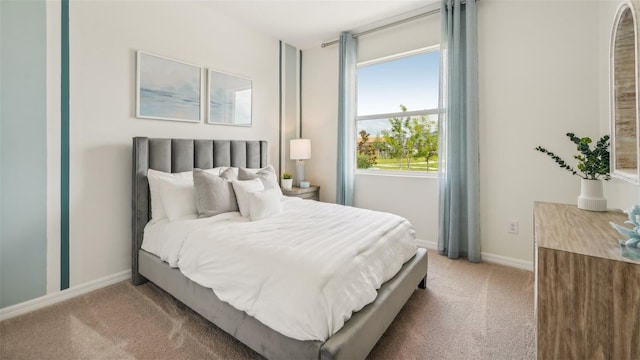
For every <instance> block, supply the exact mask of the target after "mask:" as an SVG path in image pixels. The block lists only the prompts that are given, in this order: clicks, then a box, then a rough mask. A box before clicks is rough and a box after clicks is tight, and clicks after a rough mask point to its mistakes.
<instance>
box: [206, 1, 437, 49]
mask: <svg viewBox="0 0 640 360" xmlns="http://www.w3.org/2000/svg"><path fill="white" fill-rule="evenodd" d="M434 3H439V1H438V0H378V1H375V0H374V1H371V0H347V1H327V0H325V1H323V0H280V1H277V0H249V1H237V0H236V1H228V0H227V1H224V0H218V1H212V2H209V4H210V5H211V6H213V7H215V9H216V11H221V12H223V13H226V14H228V15H229V16H231V17H233V18H235V19H237V20H238V21H240V22H242V23H244V24H246V25H248V26H250V27H252V28H254V29H255V30H257V31H259V32H262V33H265V34H267V35H269V36H271V37H273V38H276V39H278V40H282V41H284V42H286V43H288V44H290V45H293V46H295V47H297V48H299V49H303V50H304V49H308V48H312V47H316V46H320V44H321V43H322V42H325V41H331V40H335V39H337V38H338V36H339V35H340V33H341V32H342V31H348V30H356V31H361V30H365V29H367V28H371V27H373V26H379V25H382V24H384V23H385V22H387V23H388V22H390V21H391V19H393V20H397V18H398V17H399V16H402V15H405V16H410V15H412V14H415V13H418V12H421V11H424V10H425V8H433V5H434Z"/></svg>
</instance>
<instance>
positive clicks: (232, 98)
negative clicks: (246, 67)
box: [207, 69, 253, 126]
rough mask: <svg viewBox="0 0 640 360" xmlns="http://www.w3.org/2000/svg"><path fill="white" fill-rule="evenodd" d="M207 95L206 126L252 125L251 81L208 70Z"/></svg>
mask: <svg viewBox="0 0 640 360" xmlns="http://www.w3.org/2000/svg"><path fill="white" fill-rule="evenodd" d="M207 95H208V96H207V123H208V124H214V125H233V126H251V125H252V123H253V120H252V103H253V80H251V79H248V78H244V77H241V76H236V75H232V74H228V73H224V72H220V71H217V70H213V69H209V70H208V73H207Z"/></svg>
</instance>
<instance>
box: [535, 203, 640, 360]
mask: <svg viewBox="0 0 640 360" xmlns="http://www.w3.org/2000/svg"><path fill="white" fill-rule="evenodd" d="M534 218H535V226H534V232H535V286H536V287H535V314H536V321H537V331H536V335H537V342H538V359H545V360H546V359H615V360H621V359H640V261H636V260H631V259H627V258H625V257H623V256H621V255H620V248H619V245H618V241H619V240H618V239H621V238H623V236H622V235H620V234H618V232H617V231H615V230H614V229H613V228H612V227H611V226H610V225H609V221H613V222H615V223H618V224H622V223H623V222H624V221H625V220H627V216H626V215H625V214H624V213H622V212H620V211H608V212H591V211H585V210H579V209H578V208H577V207H576V206H575V205H562V204H551V203H540V202H536V203H535V205H534Z"/></svg>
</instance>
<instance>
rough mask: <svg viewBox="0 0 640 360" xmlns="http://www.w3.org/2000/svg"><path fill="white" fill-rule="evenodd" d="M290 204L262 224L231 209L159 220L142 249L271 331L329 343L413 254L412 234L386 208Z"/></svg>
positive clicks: (289, 200)
mask: <svg viewBox="0 0 640 360" xmlns="http://www.w3.org/2000/svg"><path fill="white" fill-rule="evenodd" d="M283 201H284V204H283V205H284V211H283V213H281V214H279V215H276V216H272V217H270V218H268V219H264V220H261V221H255V222H249V221H247V220H246V219H243V218H242V217H240V216H239V214H238V213H227V214H221V215H218V216H215V217H213V218H208V219H188V220H181V221H174V222H171V223H166V222H165V223H160V224H154V225H151V226H148V228H147V229H146V230H145V241H144V243H143V246H142V248H143V249H145V250H147V251H150V252H152V253H154V254H156V255H158V256H160V257H161V258H162V259H163V260H165V261H168V262H169V264H170V265H172V266H175V265H177V266H178V267H179V268H180V270H181V271H182V273H183V274H184V275H185V276H187V277H188V278H190V279H191V280H193V281H195V282H197V283H198V284H200V285H202V286H205V287H208V288H211V289H213V291H214V292H215V294H216V295H217V296H218V298H220V299H221V300H222V301H225V302H227V303H229V304H231V305H232V306H234V307H235V308H236V309H239V310H242V311H245V312H246V313H248V314H249V315H251V316H253V317H255V318H256V319H258V320H259V321H261V322H262V323H264V324H265V325H267V326H269V327H270V328H272V329H274V330H276V331H278V332H280V333H282V334H284V335H286V336H288V337H291V338H294V339H298V340H321V341H324V340H326V339H327V338H328V337H329V336H331V335H333V334H334V333H335V332H337V331H338V330H339V329H340V328H341V327H342V326H343V325H344V323H345V321H346V320H348V319H349V318H350V317H351V314H352V313H353V312H354V311H358V310H360V309H362V308H363V307H364V306H365V305H367V304H369V303H371V302H372V301H374V300H375V298H376V296H377V291H376V290H377V289H379V288H380V286H381V284H382V283H384V282H385V281H387V280H389V279H390V278H392V277H393V276H394V275H395V274H396V273H397V272H398V271H399V270H400V267H401V266H402V264H403V263H405V262H406V261H407V260H409V259H410V258H411V257H412V256H413V255H414V253H415V251H416V245H415V232H414V230H413V227H412V226H411V224H410V223H409V222H408V221H407V220H406V219H404V218H402V217H399V216H396V215H392V214H388V213H382V212H375V211H369V210H363V209H357V208H352V207H345V206H339V205H333V204H327V203H320V202H315V201H303V200H300V199H297V198H283ZM147 238H149V241H147ZM159 238H162V239H160V240H159Z"/></svg>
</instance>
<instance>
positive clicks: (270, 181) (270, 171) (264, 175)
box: [238, 165, 282, 196]
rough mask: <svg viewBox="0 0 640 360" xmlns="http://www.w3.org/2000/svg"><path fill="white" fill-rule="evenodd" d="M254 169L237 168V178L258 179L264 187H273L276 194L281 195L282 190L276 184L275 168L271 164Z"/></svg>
mask: <svg viewBox="0 0 640 360" xmlns="http://www.w3.org/2000/svg"><path fill="white" fill-rule="evenodd" d="M253 170H254V169H245V168H240V169H238V180H252V179H260V180H261V181H262V184H263V185H264V188H265V189H275V190H276V192H277V193H278V195H280V196H282V190H280V185H278V176H277V175H276V169H274V168H273V166H271V165H267V167H264V168H262V169H259V170H258V171H256V172H254V171H253Z"/></svg>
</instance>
